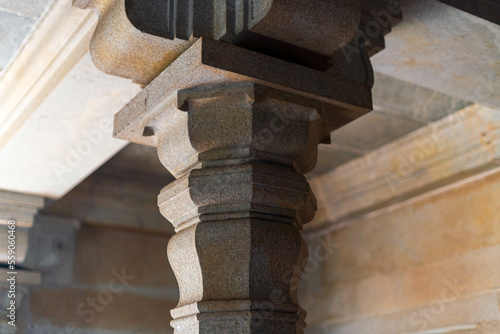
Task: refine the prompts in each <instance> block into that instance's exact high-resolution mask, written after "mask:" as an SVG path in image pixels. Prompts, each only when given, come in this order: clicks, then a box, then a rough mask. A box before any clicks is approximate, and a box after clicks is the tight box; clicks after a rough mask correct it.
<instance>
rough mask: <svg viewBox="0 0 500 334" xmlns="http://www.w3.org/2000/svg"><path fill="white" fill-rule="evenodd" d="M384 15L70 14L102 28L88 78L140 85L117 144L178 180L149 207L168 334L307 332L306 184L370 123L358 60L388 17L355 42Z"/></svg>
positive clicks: (243, 7) (102, 4) (341, 5)
mask: <svg viewBox="0 0 500 334" xmlns="http://www.w3.org/2000/svg"><path fill="white" fill-rule="evenodd" d="M390 2H397V3H398V2H399V1H397V0H391V1H389V0H383V1H379V2H373V1H371V0H353V1H351V0H339V1H327V0H314V1H307V2H304V1H295V0H293V1H275V0H263V1H250V0H248V1H247V0H245V1H243V0H241V1H233V0H227V1H226V0H217V1H213V0H193V1H184V0H183V1H150V2H145V1H135V0H128V1H123V0H100V1H97V0H75V3H76V4H77V5H79V6H80V7H82V8H93V9H95V10H96V11H97V12H98V13H99V14H100V21H99V25H98V27H97V30H96V33H95V35H94V37H93V40H92V43H91V53H92V55H93V59H94V62H95V63H96V65H97V66H98V67H99V68H101V69H102V70H103V71H105V72H107V73H110V74H113V75H118V76H124V77H128V78H131V79H133V80H135V81H136V82H138V83H141V84H143V85H145V88H144V89H143V90H142V91H141V92H140V93H139V94H138V95H137V96H136V97H135V98H134V99H133V100H132V101H131V102H130V103H129V104H127V106H125V107H124V108H123V109H122V110H121V111H120V112H119V113H118V114H117V115H116V117H115V130H114V135H115V137H117V138H121V139H125V140H128V141H131V142H135V143H140V144H145V145H151V146H156V147H157V148H158V155H159V157H160V160H161V161H162V163H163V164H164V165H165V167H166V168H167V169H168V170H169V171H170V172H171V173H172V174H173V175H174V176H175V177H176V178H177V181H175V182H174V183H172V184H171V185H168V186H167V187H165V188H164V189H163V190H162V192H161V194H160V196H159V206H160V209H161V212H162V213H163V215H164V216H165V217H166V218H167V219H168V220H169V221H170V222H171V223H172V224H173V225H174V226H175V228H176V231H177V234H176V235H175V236H174V237H172V239H171V241H170V243H169V246H168V257H169V260H170V263H171V264H172V267H173V269H174V272H175V273H176V276H177V279H178V281H179V286H180V293H181V296H180V302H179V305H178V307H177V308H176V309H174V310H173V311H172V316H173V318H174V321H173V323H172V325H173V327H174V328H175V332H176V333H177V334H187V333H189V334H196V333H279V334H285V333H286V334H291V333H303V329H304V327H305V312H304V310H302V309H301V308H300V306H299V304H298V301H297V287H298V282H299V280H300V276H301V272H302V269H303V268H302V267H303V265H305V261H306V258H307V248H306V246H305V243H304V241H303V239H302V237H301V235H300V230H301V228H302V226H303V225H304V224H305V223H307V222H308V221H310V220H311V219H312V217H313V215H314V211H315V209H316V204H315V199H314V195H313V194H312V192H311V190H310V187H309V184H308V183H307V181H306V179H305V177H304V174H305V173H307V172H308V171H310V170H311V169H312V168H313V167H314V165H315V163H316V156H317V146H318V144H320V143H328V142H329V140H330V132H331V131H333V130H335V129H337V128H339V127H341V126H343V125H345V124H347V123H349V122H350V121H352V120H354V119H356V118H358V117H360V116H362V115H364V114H365V113H367V112H369V111H370V110H371V107H372V103H371V85H372V83H373V72H372V68H371V65H370V60H369V58H368V56H369V55H371V54H373V53H375V52H377V51H379V49H380V45H383V38H384V35H385V34H386V33H387V32H389V31H390V27H391V26H392V24H394V23H396V22H397V21H398V18H397V17H391V15H390V14H388V15H389V17H388V20H387V22H384V26H383V27H380V26H379V27H378V29H376V30H377V31H376V32H374V33H373V34H372V36H367V35H366V34H359V30H360V29H361V28H362V27H364V26H365V25H367V24H372V25H373V24H374V23H377V22H378V21H377V20H376V18H375V17H374V16H373V15H374V14H373V13H380V12H384V13H385V12H386V8H387V7H388V6H389V3H390ZM158 13H161V15H159V14H158ZM388 13H389V12H388ZM330 14H331V15H330ZM165 15H166V16H165ZM159 16H160V17H159ZM377 24H379V25H380V23H377ZM358 35H359V36H358ZM369 37H371V38H369ZM369 49H370V50H372V52H369ZM153 78H154V80H153Z"/></svg>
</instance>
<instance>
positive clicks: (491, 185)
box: [300, 171, 500, 334]
mask: <svg viewBox="0 0 500 334" xmlns="http://www.w3.org/2000/svg"><path fill="white" fill-rule="evenodd" d="M339 226H344V227H342V228H338V229H337V230H335V231H330V232H328V233H324V234H323V235H322V234H321V233H319V232H318V231H316V232H314V233H315V234H313V232H309V233H307V234H306V236H307V238H308V242H309V244H310V261H309V263H308V265H307V266H306V268H305V274H304V280H303V283H302V285H301V288H300V293H301V300H302V306H303V307H304V308H305V309H306V310H307V311H308V318H307V321H308V324H309V327H308V329H307V330H306V333H307V334H319V333H331V334H365V333H366V334H401V333H419V334H424V333H428V334H430V333H454V334H458V333H460V334H472V333H474V334H476V333H487V334H496V333H500V310H499V302H500V297H499V296H500V294H499V291H500V265H499V264H500V171H496V172H489V173H487V174H483V176H479V177H477V176H476V177H474V178H473V179H468V180H465V181H462V182H460V183H459V184H454V185H450V186H447V187H445V188H441V189H438V190H435V191H432V192H430V193H427V194H425V195H423V196H419V197H418V198H413V199H409V200H407V201H405V202H402V203H399V204H398V205H394V206H391V207H388V208H386V209H384V210H380V211H379V212H377V213H376V214H373V213H372V214H371V215H368V216H365V217H364V218H358V219H355V220H351V221H344V222H342V224H340V225H339ZM318 233H319V234H318Z"/></svg>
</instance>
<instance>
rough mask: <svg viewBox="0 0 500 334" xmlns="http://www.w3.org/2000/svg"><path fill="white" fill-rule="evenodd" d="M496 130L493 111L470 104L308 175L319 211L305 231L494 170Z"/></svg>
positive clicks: (499, 124)
mask: <svg viewBox="0 0 500 334" xmlns="http://www.w3.org/2000/svg"><path fill="white" fill-rule="evenodd" d="M499 131H500V119H499V117H498V111H497V110H496V109H492V108H489V107H486V106H481V105H477V104H476V105H471V106H468V107H466V108H464V109H462V110H460V111H457V112H455V113H453V114H451V115H449V116H447V117H444V118H442V119H441V120H438V121H436V122H433V123H430V124H428V125H426V126H424V127H422V128H420V129H418V130H416V131H414V132H413V133H411V134H408V135H407V136H404V137H402V138H400V139H398V140H395V141H393V142H391V143H389V144H387V145H384V146H382V147H380V148H378V149H376V150H374V151H372V152H370V153H368V154H366V155H364V156H362V157H359V158H357V159H354V160H351V161H349V162H348V163H346V164H343V165H342V166H340V167H338V168H337V169H334V170H332V171H330V172H328V173H325V174H323V175H321V176H319V177H316V178H314V179H312V180H311V187H312V189H313V191H314V193H315V194H316V196H317V199H318V206H319V210H318V213H317V215H316V217H315V219H314V221H313V222H312V223H311V224H309V225H308V228H309V231H306V232H308V233H312V234H314V233H316V232H317V231H325V230H329V229H335V228H338V227H340V226H343V225H344V224H347V223H348V222H350V221H355V220H356V219H358V218H360V217H363V216H366V215H369V214H371V215H375V214H377V213H379V212H385V210H391V208H394V204H395V203H401V202H402V201H405V200H410V199H412V198H416V197H417V196H419V195H423V194H426V193H428V192H429V191H432V190H436V189H440V188H443V187H446V186H448V185H451V184H454V183H457V182H459V181H462V180H465V179H467V178H470V177H472V176H475V175H478V174H482V173H485V172H489V171H491V170H498V168H499V166H500V150H499V149H498V147H499V145H500V141H499V138H500V137H499ZM321 233H322V232H321Z"/></svg>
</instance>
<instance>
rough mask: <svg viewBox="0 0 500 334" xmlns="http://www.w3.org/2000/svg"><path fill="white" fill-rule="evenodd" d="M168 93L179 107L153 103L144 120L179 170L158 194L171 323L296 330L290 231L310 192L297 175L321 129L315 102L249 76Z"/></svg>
mask: <svg viewBox="0 0 500 334" xmlns="http://www.w3.org/2000/svg"><path fill="white" fill-rule="evenodd" d="M179 95H181V96H182V98H181V100H180V101H179V103H180V104H181V106H182V110H180V109H177V108H171V109H170V110H167V111H165V112H164V113H163V114H162V115H161V116H160V117H159V119H158V125H157V128H156V129H154V131H155V132H156V133H157V136H158V152H159V156H160V159H161V160H162V162H163V163H164V164H165V165H166V166H167V167H168V168H169V169H171V170H181V169H182V172H180V173H179V175H178V177H179V179H178V180H177V181H175V182H173V183H172V184H170V185H168V186H167V187H165V188H164V189H163V190H162V192H161V194H160V196H159V206H160V209H161V212H162V213H163V215H164V216H165V217H166V218H167V219H168V220H169V221H170V222H172V224H174V226H175V229H176V231H177V234H176V235H175V236H174V237H172V239H171V241H170V243H169V245H168V257H169V260H170V263H171V265H172V268H173V270H174V272H175V274H176V277H177V279H178V282H179V287H180V293H181V296H180V302H179V305H178V307H177V308H176V309H175V310H173V311H172V316H173V318H174V319H175V320H174V321H173V323H172V325H173V327H174V328H175V332H176V333H179V334H180V333H303V328H304V326H305V322H304V318H305V312H304V310H302V309H301V308H300V306H299V305H298V300H297V285H298V282H299V279H300V274H301V269H300V266H298V264H299V263H302V264H303V263H304V261H305V260H306V258H307V247H306V245H305V243H304V241H303V239H302V237H301V235H300V232H299V231H300V229H301V228H302V225H303V224H305V223H307V222H308V221H309V220H311V219H312V217H313V215H314V211H315V199H314V196H313V194H312V192H311V189H310V187H309V184H308V183H307V181H306V179H305V177H304V176H303V175H302V174H303V173H304V172H307V171H308V170H309V169H310V168H311V167H312V166H314V160H315V157H316V147H317V144H318V140H319V139H322V138H320V136H321V135H325V131H324V129H325V124H324V121H323V119H322V117H321V114H320V112H321V111H319V112H318V110H317V109H316V108H315V107H316V106H317V105H316V103H315V101H314V100H311V99H307V98H300V97H297V96H294V95H292V94H283V93H282V92H279V91H277V90H275V89H272V88H269V87H266V86H262V85H259V84H253V83H248V84H246V83H245V84H232V85H222V86H211V87H209V88H198V89H188V90H185V91H182V92H180V93H179ZM172 120H179V122H173V121H172ZM181 134H182V135H181ZM179 150H182V151H184V152H186V154H184V155H183V156H184V157H185V159H178V157H179V154H178V152H179ZM174 162H175V163H174ZM180 166H183V167H182V168H180Z"/></svg>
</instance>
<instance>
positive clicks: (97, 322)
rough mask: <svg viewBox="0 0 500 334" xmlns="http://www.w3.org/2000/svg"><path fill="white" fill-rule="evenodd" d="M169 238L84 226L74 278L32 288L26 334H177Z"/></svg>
mask: <svg viewBox="0 0 500 334" xmlns="http://www.w3.org/2000/svg"><path fill="white" fill-rule="evenodd" d="M167 241H168V237H167V236H161V235H160V236H158V235H154V234H147V233H138V232H136V231H135V232H129V231H123V230H119V229H111V228H102V227H95V226H90V225H87V224H84V225H83V226H82V228H81V230H80V231H79V233H78V236H77V242H76V250H75V260H74V268H73V278H72V279H71V281H68V282H57V283H52V282H50V281H45V282H42V284H41V285H40V286H37V287H31V288H29V290H30V291H29V301H28V302H27V303H25V305H24V307H23V308H24V310H23V312H24V313H25V314H23V316H22V319H20V321H21V322H22V323H21V324H20V328H19V330H20V333H29V334H32V333H36V334H55V333H57V334H62V333H64V334H67V333H71V334H74V333H81V334H118V333H120V334H132V333H134V334H135V333H141V334H155V333H162V334H165V333H167V334H168V333H172V329H171V328H170V324H169V323H170V320H171V318H170V309H172V308H174V307H175V305H176V303H177V299H178V290H177V283H176V281H175V277H174V276H173V273H172V272H171V270H170V267H169V265H168V261H167V259H166V256H162V255H164V254H165V253H166V244H167Z"/></svg>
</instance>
